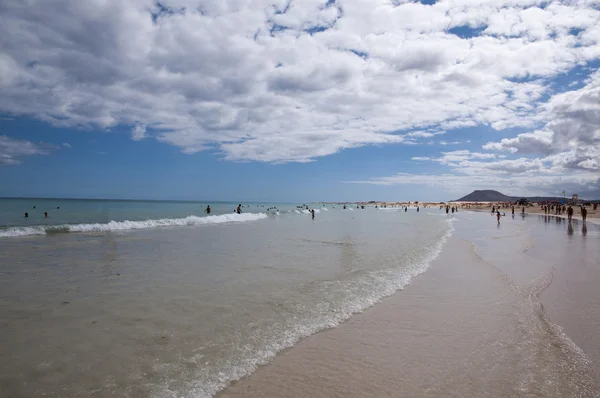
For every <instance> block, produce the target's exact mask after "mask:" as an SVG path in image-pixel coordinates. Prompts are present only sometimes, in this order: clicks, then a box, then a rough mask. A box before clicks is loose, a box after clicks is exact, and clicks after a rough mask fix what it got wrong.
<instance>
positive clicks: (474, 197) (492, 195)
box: [453, 189, 565, 202]
mask: <svg viewBox="0 0 600 398" xmlns="http://www.w3.org/2000/svg"><path fill="white" fill-rule="evenodd" d="M521 198H525V199H527V200H528V201H530V202H546V201H548V202H554V201H556V202H561V201H564V200H565V198H562V197H559V196H548V197H546V196H534V197H524V196H506V195H504V194H503V193H500V192H498V191H493V190H491V189H487V190H481V191H473V192H471V193H470V194H468V195H467V196H463V197H462V198H460V199H458V200H454V201H453V202H516V201H517V200H519V199H521Z"/></svg>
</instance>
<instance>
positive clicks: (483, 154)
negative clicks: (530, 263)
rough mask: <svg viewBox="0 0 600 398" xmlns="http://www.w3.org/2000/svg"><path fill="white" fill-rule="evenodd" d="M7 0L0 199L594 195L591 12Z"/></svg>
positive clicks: (1, 24) (596, 139) (431, 5)
mask: <svg viewBox="0 0 600 398" xmlns="http://www.w3.org/2000/svg"><path fill="white" fill-rule="evenodd" d="M8 1H9V3H10V4H9V6H8V7H7V10H8V12H3V13H2V15H0V33H2V34H1V35H0V43H1V44H2V46H1V47H0V48H2V50H1V51H0V181H2V184H1V185H0V196H43V197H87V198H90V197H91V198H93V197H100V198H132V199H136V198H140V199H142V198H143V199H185V200H189V199H192V200H193V199H198V200H238V199H239V200H244V201H259V200H266V201H291V202H297V201H299V202H304V201H318V200H326V201H333V200H449V199H456V198H458V197H460V196H463V195H465V194H467V193H469V192H471V191H472V190H474V189H497V190H499V191H502V192H504V193H507V194H512V195H560V193H561V192H562V191H563V190H566V191H567V192H568V193H569V194H571V193H579V194H580V196H582V197H597V198H600V183H599V176H600V73H599V72H598V66H599V65H600V44H599V40H600V28H599V26H600V11H598V10H597V8H596V7H595V6H594V4H593V2H589V4H588V2H586V1H582V2H578V3H577V4H562V3H558V2H554V3H547V2H542V1H540V2H538V3H531V1H523V4H519V2H514V1H511V2H506V3H504V2H502V1H498V2H496V3H494V4H493V5H490V4H489V3H483V2H482V3H469V5H468V6H465V5H464V4H462V3H461V2H459V1H458V0H448V1H440V2H416V3H412V2H404V1H388V0H376V1H373V2H372V4H368V5H367V4H366V3H364V2H361V1H358V0H344V1H341V0H338V1H326V0H322V1H321V0H311V1H305V2H296V1H275V2H273V1H262V0H253V1H250V0H249V1H246V2H239V1H238V2H235V1H223V2H220V3H219V4H215V3H214V2H211V1H203V0H198V1H194V2H191V1H189V0H169V1H162V2H159V3H157V2H153V1H147V0H132V1H131V2H127V3H126V4H120V3H117V2H108V3H107V2H95V1H91V2H88V3H85V4H80V6H79V7H71V6H70V4H69V3H70V2H69V1H68V0H61V1H62V2H63V3H64V4H63V7H57V6H55V5H54V6H50V5H48V4H46V3H45V2H43V1H34V2H33V3H34V4H33V5H30V6H26V5H23V4H21V3H20V2H19V1H16V0H8ZM192 4H193V5H194V7H191V5H192ZM59 10H62V11H59Z"/></svg>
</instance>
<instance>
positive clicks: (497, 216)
mask: <svg viewBox="0 0 600 398" xmlns="http://www.w3.org/2000/svg"><path fill="white" fill-rule="evenodd" d="M500 217H502V214H500V210H497V211H496V218H497V219H498V224H500Z"/></svg>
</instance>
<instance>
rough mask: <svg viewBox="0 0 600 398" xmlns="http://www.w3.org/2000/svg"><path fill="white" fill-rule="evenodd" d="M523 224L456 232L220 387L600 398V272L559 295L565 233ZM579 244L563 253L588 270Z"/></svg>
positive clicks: (230, 393) (234, 392) (277, 392)
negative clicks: (372, 298) (386, 289)
mask: <svg viewBox="0 0 600 398" xmlns="http://www.w3.org/2000/svg"><path fill="white" fill-rule="evenodd" d="M519 228H520V230H519V231H521V232H519V233H518V234H516V235H515V234H509V235H508V236H506V237H505V238H503V237H502V236H499V237H498V238H497V241H494V240H489V241H487V242H485V243H486V244H484V245H483V246H482V247H481V248H480V247H476V246H475V245H474V244H473V243H472V242H470V241H468V240H464V239H461V238H460V237H453V238H451V239H450V240H449V242H448V244H447V245H446V247H445V248H444V251H443V253H442V255H441V256H440V257H439V258H438V259H437V260H436V261H434V263H433V264H432V265H431V267H430V269H429V270H428V271H427V272H425V273H424V274H423V275H421V276H419V277H417V278H415V279H414V280H413V282H412V284H411V285H410V286H408V287H407V288H405V290H403V291H400V292H398V293H396V294H395V295H393V296H391V297H389V298H387V299H384V300H383V301H382V302H381V303H379V304H377V305H375V306H374V307H372V308H371V309H369V310H367V311H365V312H364V313H362V314H358V315H355V316H354V317H352V318H351V319H350V320H349V321H347V322H346V323H344V324H342V325H340V326H338V327H337V328H335V329H330V330H327V331H324V332H321V333H318V334H316V335H313V336H310V337H308V338H306V339H304V340H302V341H301V342H299V343H298V344H297V345H296V346H295V347H293V348H291V349H289V350H287V351H285V352H283V353H281V354H280V355H278V356H277V357H276V358H275V359H274V360H273V361H272V362H271V363H269V364H267V365H266V366H263V367H261V368H259V369H258V370H257V371H256V372H255V373H254V374H252V375H250V376H249V377H247V378H244V379H242V380H240V381H238V382H236V383H234V384H233V385H231V386H230V387H229V388H227V389H226V390H224V391H222V392H221V393H220V394H219V395H218V396H219V397H237V396H253V397H299V396H303V397H342V396H344V397H365V396H377V397H384V396H395V397H397V396H405V397H421V396H431V397H437V396H445V397H447V396H453V397H484V396H493V397H504V396H506V397H508V396H511V397H598V396H600V389H599V388H598V386H599V385H600V383H599V378H598V375H599V374H600V372H598V369H599V366H598V364H599V363H600V352H597V351H598V350H595V349H594V347H598V346H600V341H599V336H598V332H597V331H598V325H597V321H598V320H600V305H598V306H597V305H596V304H597V303H598V300H597V297H600V293H598V289H594V287H593V286H594V282H598V281H600V275H598V272H597V271H594V272H595V273H593V274H592V275H591V276H590V278H589V279H588V280H587V282H586V283H587V284H586V285H585V286H584V285H583V284H580V285H579V287H580V288H582V289H585V290H581V291H579V292H578V293H577V294H575V293H574V292H572V291H570V295H571V296H573V297H572V298H571V299H569V300H568V301H567V302H563V301H561V296H562V297H564V295H565V291H569V289H568V287H565V286H566V285H569V283H570V281H572V280H573V277H571V276H570V275H569V274H568V270H565V269H564V268H562V260H563V257H562V256H563V254H559V256H558V258H557V261H554V262H552V261H547V259H545V258H544V256H540V253H548V252H551V250H549V249H551V248H552V247H551V246H548V245H552V244H556V241H552V240H550V241H547V242H543V241H542V240H539V241H535V242H533V241H530V240H528V239H524V238H523V236H524V235H523V234H527V233H528V231H527V228H526V227H519ZM517 229H518V228H517ZM519 234H521V235H523V236H521V235H519ZM595 238H598V236H596V237H595ZM553 239H556V238H553ZM586 243H587V242H586ZM589 243H591V244H593V243H596V247H597V246H598V245H597V243H598V241H597V239H596V241H595V242H589ZM577 244H581V242H580V243H577ZM584 244H585V243H584ZM573 246H575V244H574V245H573ZM588 246H589V245H588ZM498 248H503V250H501V251H499V250H498ZM507 248H508V249H509V250H507ZM573 249H574V248H573V247H570V248H569V247H567V248H566V249H564V252H565V253H569V256H568V258H569V259H570V262H571V263H572V264H574V265H577V264H586V265H585V266H584V267H583V268H582V271H581V272H582V273H583V272H585V268H590V269H591V268H593V267H594V265H596V267H597V262H596V261H597V259H596V258H589V257H586V256H589V255H590V254H591V253H592V251H588V252H586V253H583V254H581V255H578V252H577V251H575V252H573ZM594 250H596V249H594ZM561 253H563V251H561ZM594 253H595V252H594ZM530 254H531V255H530ZM557 267H558V268H557ZM581 277H582V275H579V274H578V275H577V277H576V278H575V279H578V278H581ZM595 278H599V279H595ZM557 280H558V281H557ZM549 286H552V289H550V288H549ZM541 293H543V300H544V305H542V304H541V303H540V302H539V297H540V294H541ZM586 296H587V297H588V300H587V301H586V300H585V297H586ZM590 297H592V298H593V300H589V298H590ZM581 300H583V302H584V303H585V302H587V303H588V304H589V305H588V306H587V307H586V309H585V310H582V309H580V310H579V311H575V312H576V313H577V316H574V317H575V318H576V319H575V320H574V321H571V320H570V319H569V313H570V312H569V308H570V307H572V306H577V305H580V304H582V301H581ZM545 307H551V309H546V308H545ZM571 309H572V308H571ZM548 313H550V314H551V316H548ZM586 314H587V315H586ZM586 318H590V319H593V320H592V321H590V320H589V319H586ZM557 321H561V322H563V323H566V324H567V325H566V326H567V327H566V328H565V330H566V334H565V333H564V332H563V328H561V327H559V326H558V325H557V324H555V323H554V322H557ZM562 326H565V325H562ZM571 332H573V335H574V336H575V341H573V340H571V338H573V337H572V336H571V334H570V333H571ZM568 336H569V337H568ZM580 347H581V348H583V349H584V351H582V350H581V349H580ZM585 350H587V351H585Z"/></svg>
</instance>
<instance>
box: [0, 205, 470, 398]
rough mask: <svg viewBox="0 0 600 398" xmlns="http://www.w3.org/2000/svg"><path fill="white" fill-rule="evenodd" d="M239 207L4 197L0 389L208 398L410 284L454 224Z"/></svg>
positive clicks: (431, 218) (367, 213)
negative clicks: (208, 209)
mask: <svg viewBox="0 0 600 398" xmlns="http://www.w3.org/2000/svg"><path fill="white" fill-rule="evenodd" d="M208 204H210V205H211V208H212V212H211V215H210V216H208V215H206V214H205V213H204V209H205V208H206V205H208ZM237 204H238V203H234V202H227V203H223V202H221V203H218V202H212V203H206V202H202V203H196V202H151V201H106V200H99V201H96V200H66V199H61V200H58V199H51V200H49V199H1V200H0V319H2V323H3V334H2V336H3V337H2V339H0V352H2V353H3V361H2V363H1V364H0V369H1V371H0V395H2V396H11V397H20V396H23V397H31V396H42V395H48V396H88V395H94V394H96V395H98V396H122V397H126V396H153V397H206V396H212V395H214V394H216V393H217V392H218V391H220V390H222V389H223V388H224V387H226V386H227V385H229V384H230V383H231V382H232V381H234V380H238V379H240V378H242V377H244V376H246V375H248V374H250V373H252V372H253V371H254V370H255V369H256V368H257V367H258V366H259V365H261V364H265V363H267V362H268V361H270V360H271V359H272V358H274V356H275V355H276V354H277V353H278V352H280V351H282V350H284V349H286V348H289V347H292V346H293V345H295V344H296V343H297V342H298V341H299V340H300V339H302V338H304V337H306V336H309V335H311V334H314V333H316V332H318V331H321V330H325V329H328V328H332V327H335V326H336V325H338V324H340V323H341V322H343V321H345V320H347V319H348V318H349V317H351V316H352V315H353V314H356V313H360V312H362V311H364V310H365V309H367V308H369V307H370V306H372V305H374V304H375V303H377V302H378V301H379V300H380V299H382V298H383V297H386V296H389V295H392V294H393V293H395V292H396V291H397V290H399V289H401V288H403V287H404V286H406V285H407V284H409V283H410V282H411V280H412V278H414V277H415V276H416V275H419V274H421V273H423V272H425V270H426V269H427V267H428V266H429V264H430V263H431V261H432V260H433V259H435V257H436V256H438V255H439V253H440V251H441V250H442V247H443V245H444V243H445V242H446V240H447V239H448V237H449V236H450V235H451V233H452V231H453V223H454V220H456V219H458V218H459V215H458V214H457V215H456V217H454V216H453V215H449V216H448V215H446V214H445V213H443V212H441V211H440V210H439V209H437V208H429V209H423V208H421V209H420V210H421V211H420V212H417V211H416V209H415V208H409V210H408V212H404V211H401V210H400V209H375V208H374V207H367V208H365V209H364V210H362V209H357V208H349V209H346V210H344V209H342V206H341V205H322V204H320V205H314V204H308V206H309V207H310V208H315V209H316V216H315V219H314V220H313V219H311V216H310V215H309V214H308V211H307V210H305V209H301V208H299V206H301V205H302V204H273V203H249V204H248V203H242V205H243V206H244V207H243V208H242V210H243V213H242V214H234V213H233V210H234V209H235V208H236V206H237ZM33 206H35V209H34V208H33ZM25 212H28V213H29V217H28V218H24V213H25ZM44 212H48V218H45V217H44Z"/></svg>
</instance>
